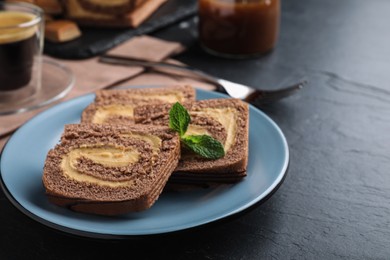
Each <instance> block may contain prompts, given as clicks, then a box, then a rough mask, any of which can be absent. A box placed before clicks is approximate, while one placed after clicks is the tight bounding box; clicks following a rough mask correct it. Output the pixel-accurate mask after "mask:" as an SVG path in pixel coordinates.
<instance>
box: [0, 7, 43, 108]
mask: <svg viewBox="0 0 390 260" xmlns="http://www.w3.org/2000/svg"><path fill="white" fill-rule="evenodd" d="M42 47H43V18H42V10H41V9H40V8H38V7H36V6H33V5H29V4H26V3H14V2H12V3H8V2H7V3H0V104H1V105H4V104H5V103H7V102H22V101H24V100H25V99H27V98H29V97H32V96H33V95H34V93H35V92H36V91H37V90H38V88H39V87H40V84H41V83H40V77H41V76H40V74H41V56H42Z"/></svg>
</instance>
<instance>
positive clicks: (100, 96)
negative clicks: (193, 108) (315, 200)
mask: <svg viewBox="0 0 390 260" xmlns="http://www.w3.org/2000/svg"><path fill="white" fill-rule="evenodd" d="M195 95H196V94H195V89H194V88H193V87H191V86H189V85H177V86H169V87H164V88H131V89H120V90H119V89H118V90H117V89H115V90H100V91H98V92H96V98H95V101H94V103H92V104H90V105H89V106H88V107H87V108H86V109H85V110H84V111H83V113H82V115H81V122H82V123H93V124H134V119H133V111H134V107H136V106H140V105H147V104H164V103H175V102H177V101H178V102H188V101H194V100H195Z"/></svg>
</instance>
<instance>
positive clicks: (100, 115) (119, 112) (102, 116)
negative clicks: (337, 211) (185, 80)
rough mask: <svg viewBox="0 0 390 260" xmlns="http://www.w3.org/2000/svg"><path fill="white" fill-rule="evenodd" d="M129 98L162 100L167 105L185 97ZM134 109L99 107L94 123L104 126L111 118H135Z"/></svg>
mask: <svg viewBox="0 0 390 260" xmlns="http://www.w3.org/2000/svg"><path fill="white" fill-rule="evenodd" d="M129 98H133V99H148V100H161V101H164V102H167V103H175V102H182V101H183V100H184V97H183V95H182V93H181V92H175V93H168V94H162V95H157V94H134V95H133V94H132V95H129ZM134 107H135V105H130V104H126V105H107V106H101V107H98V108H97V110H96V112H95V114H94V116H93V119H92V123H95V124H103V123H104V122H105V121H106V120H107V118H108V117H109V116H114V115H115V116H126V117H129V118H134Z"/></svg>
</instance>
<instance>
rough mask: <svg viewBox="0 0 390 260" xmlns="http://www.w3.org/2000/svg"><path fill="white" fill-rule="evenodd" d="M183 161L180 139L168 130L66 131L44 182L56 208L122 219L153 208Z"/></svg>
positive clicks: (51, 153) (71, 128)
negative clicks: (124, 215) (126, 215)
mask: <svg viewBox="0 0 390 260" xmlns="http://www.w3.org/2000/svg"><path fill="white" fill-rule="evenodd" d="M179 156H180V141H179V138H178V136H177V134H176V133H175V132H173V131H171V130H170V129H168V128H166V127H147V126H112V125H86V124H85V125H67V126H66V127H65V131H64V133H63V135H62V137H61V143H60V144H58V145H56V146H55V148H54V149H52V150H50V151H49V153H48V155H47V158H46V161H45V166H44V172H43V178H42V179H43V184H44V187H45V189H46V194H47V196H48V198H49V200H50V201H51V202H52V203H54V204H56V205H59V206H62V207H67V208H70V209H72V210H74V211H79V212H85V213H93V214H100V215H118V214H123V213H127V212H133V211H141V210H145V209H148V208H150V207H151V206H152V205H153V204H154V203H155V201H156V200H157V199H158V197H159V195H160V193H161V192H162V190H163V188H164V186H165V184H166V182H167V180H168V178H169V176H170V175H171V173H172V171H173V170H174V169H175V168H176V166H177V163H178V160H179Z"/></svg>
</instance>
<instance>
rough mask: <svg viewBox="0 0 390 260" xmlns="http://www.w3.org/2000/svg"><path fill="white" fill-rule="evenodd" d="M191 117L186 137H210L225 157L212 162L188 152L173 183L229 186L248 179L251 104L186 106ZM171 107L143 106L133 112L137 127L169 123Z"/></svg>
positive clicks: (205, 102)
mask: <svg viewBox="0 0 390 260" xmlns="http://www.w3.org/2000/svg"><path fill="white" fill-rule="evenodd" d="M183 105H184V106H185V107H186V108H187V110H188V111H189V114H190V116H191V123H190V125H189V128H188V130H187V132H186V135H191V134H195V135H201V134H207V135H210V136H212V137H214V138H215V139H217V140H219V141H220V142H221V143H222V144H223V145H224V149H225V156H224V157H222V158H220V159H216V160H210V159H205V158H201V157H199V156H197V155H195V154H193V153H192V152H189V151H188V150H186V149H185V148H184V149H182V155H181V159H180V161H179V165H178V166H177V168H176V169H175V172H174V173H173V174H172V176H171V178H170V180H169V182H170V183H191V184H205V183H230V182H236V181H239V180H241V179H242V178H243V177H245V176H246V169H247V163H248V131H249V130H248V127H249V111H248V104H246V103H244V102H242V101H241V100H238V99H210V100H201V101H196V102H190V103H185V104H183ZM171 107H172V105H171V104H160V105H148V106H140V107H137V108H136V109H135V110H134V119H135V122H136V123H140V124H153V125H165V126H167V125H168V123H169V113H168V112H169V110H170V108H171Z"/></svg>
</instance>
